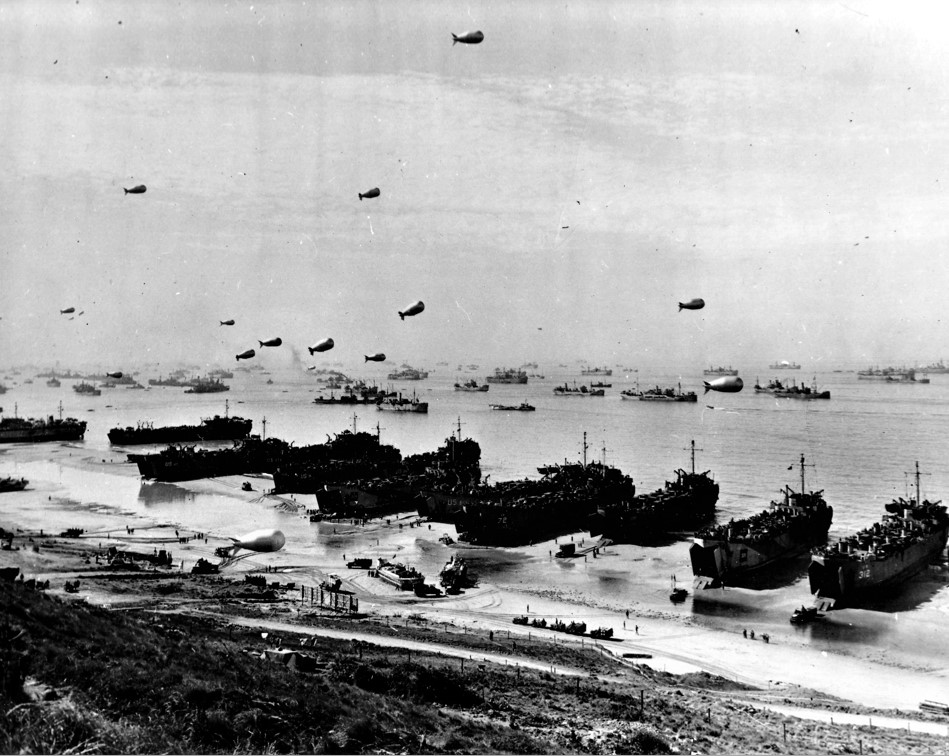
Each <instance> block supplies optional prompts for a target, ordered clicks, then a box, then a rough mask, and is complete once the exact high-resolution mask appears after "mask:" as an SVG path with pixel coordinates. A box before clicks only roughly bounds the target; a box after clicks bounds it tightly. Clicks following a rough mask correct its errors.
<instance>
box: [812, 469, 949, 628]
mask: <svg viewBox="0 0 949 756" xmlns="http://www.w3.org/2000/svg"><path fill="white" fill-rule="evenodd" d="M886 511H887V512H889V514H887V515H884V516H883V519H882V520H881V521H880V522H877V523H875V524H874V525H872V526H871V527H869V528H867V529H866V530H861V531H860V532H859V533H856V534H855V535H852V536H849V537H848V538H844V539H842V540H840V541H838V542H836V543H833V544H829V545H827V546H823V547H821V548H817V549H814V550H813V552H812V553H811V565H810V567H809V568H808V570H807V575H808V580H809V582H810V588H811V593H812V594H813V595H814V597H815V599H816V603H817V607H818V608H819V609H821V610H826V609H830V608H840V607H842V606H847V605H854V604H858V603H860V602H861V601H862V600H865V599H868V598H869V599H872V598H874V597H876V596H877V595H878V593H879V592H880V591H881V590H884V589H886V588H890V587H893V586H897V585H899V584H900V583H903V582H905V581H906V580H908V579H909V578H911V577H912V576H913V575H915V574H917V573H918V572H921V571H922V570H924V569H925V568H926V567H927V566H928V565H929V564H930V563H931V562H933V561H935V560H937V559H938V558H939V557H940V555H941V554H942V551H943V549H945V548H946V540H947V536H949V516H947V514H946V507H945V506H943V505H941V504H940V502H938V501H937V502H929V501H922V502H920V497H919V463H918V462H917V463H916V498H915V499H909V500H908V501H907V500H905V499H902V498H900V499H897V500H895V501H893V502H891V503H890V504H887V505H886Z"/></svg>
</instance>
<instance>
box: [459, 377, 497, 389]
mask: <svg viewBox="0 0 949 756" xmlns="http://www.w3.org/2000/svg"><path fill="white" fill-rule="evenodd" d="M489 388H491V387H490V386H489V385H488V384H487V383H481V384H479V383H478V382H477V381H476V380H475V379H474V378H472V379H471V380H470V381H465V382H464V383H456V384H455V391H487V390H488V389H489Z"/></svg>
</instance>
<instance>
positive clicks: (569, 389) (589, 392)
mask: <svg viewBox="0 0 949 756" xmlns="http://www.w3.org/2000/svg"><path fill="white" fill-rule="evenodd" d="M605 394H606V392H605V391H604V390H603V389H589V388H587V387H586V386H577V384H576V382H574V384H573V386H568V385H567V384H566V383H565V384H564V385H563V386H554V396H604V395H605Z"/></svg>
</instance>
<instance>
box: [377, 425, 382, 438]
mask: <svg viewBox="0 0 949 756" xmlns="http://www.w3.org/2000/svg"><path fill="white" fill-rule="evenodd" d="M381 440H382V428H381V427H379V421H378V420H376V441H381Z"/></svg>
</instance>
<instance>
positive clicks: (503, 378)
mask: <svg viewBox="0 0 949 756" xmlns="http://www.w3.org/2000/svg"><path fill="white" fill-rule="evenodd" d="M485 381H487V382H488V383H527V373H525V372H524V371H523V370H515V369H514V368H495V369H494V375H489V376H488V377H487V378H485Z"/></svg>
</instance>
